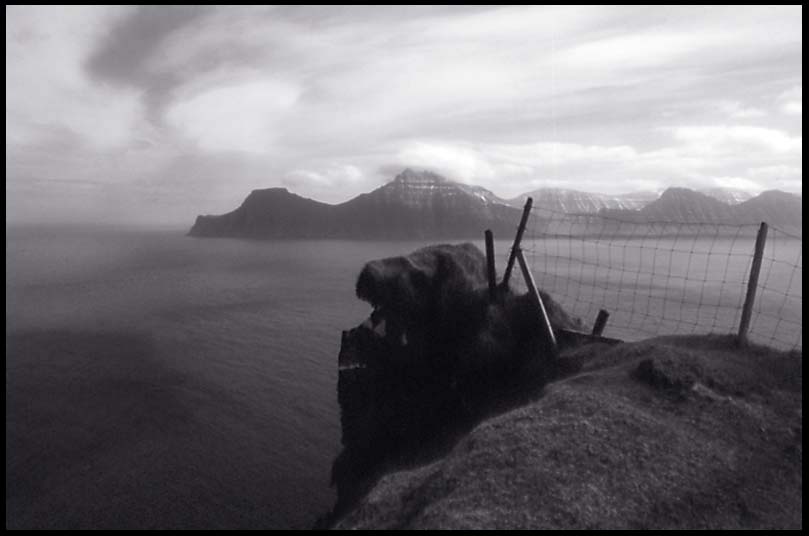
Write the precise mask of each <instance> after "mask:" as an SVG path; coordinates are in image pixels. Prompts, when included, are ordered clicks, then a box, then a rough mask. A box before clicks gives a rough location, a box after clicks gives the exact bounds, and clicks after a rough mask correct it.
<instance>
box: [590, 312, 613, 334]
mask: <svg viewBox="0 0 809 536" xmlns="http://www.w3.org/2000/svg"><path fill="white" fill-rule="evenodd" d="M609 317H610V314H609V313H608V312H607V311H606V310H605V309H601V310H600V311H598V316H597V317H596V323H595V324H594V325H593V335H594V336H596V337H601V334H602V333H604V326H606V325H607V319H608V318H609Z"/></svg>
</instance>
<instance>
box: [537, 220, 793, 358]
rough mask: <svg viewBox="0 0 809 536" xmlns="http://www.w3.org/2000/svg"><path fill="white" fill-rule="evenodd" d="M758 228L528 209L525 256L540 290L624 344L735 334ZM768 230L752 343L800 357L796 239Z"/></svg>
mask: <svg viewBox="0 0 809 536" xmlns="http://www.w3.org/2000/svg"><path fill="white" fill-rule="evenodd" d="M758 230H759V225H758V224H749V225H731V224H723V223H675V222H632V221H626V220H622V219H618V218H613V217H609V216H604V215H599V214H568V213H564V212H558V211H554V210H551V209H548V208H544V207H534V209H533V212H532V213H531V217H530V218H529V222H528V225H527V229H526V234H525V238H524V239H523V242H522V249H523V251H524V252H525V254H526V256H527V257H528V259H529V262H530V263H531V265H532V271H533V272H534V275H535V277H536V280H537V284H538V286H539V287H540V288H542V289H543V290H545V291H547V292H549V293H550V294H551V296H553V298H554V299H555V300H556V301H558V302H560V303H561V304H562V306H564V307H565V308H566V310H568V311H569V312H571V313H573V314H574V315H576V316H579V317H580V318H582V320H584V321H585V322H586V323H592V322H593V321H594V320H595V318H596V315H597V313H598V311H599V310H600V309H606V310H607V311H608V312H609V313H610V317H609V322H608V323H607V327H606V330H605V331H604V335H606V336H611V337H615V338H620V339H624V340H637V339H640V338H643V337H648V336H656V335H670V334H701V333H737V332H738V330H739V322H740V320H741V315H742V308H743V305H744V301H745V295H746V293H747V285H748V280H749V277H750V268H751V262H752V258H753V251H754V245H755V241H756V234H757V232H758ZM799 233H800V231H798V232H797V233H790V232H787V231H783V230H781V229H778V228H775V227H772V226H770V228H769V232H768V233H767V238H766V242H765V248H764V255H763V256H762V265H761V272H760V275H759V279H758V286H757V290H756V297H755V302H754V306H753V309H752V318H751V323H750V329H749V331H748V338H749V339H750V340H751V341H752V342H756V343H760V344H766V345H769V346H772V347H775V348H779V349H786V350H792V349H802V337H803V331H802V316H801V315H802V312H801V309H802V301H803V294H802V274H803V265H802V250H803V241H802V237H801V236H800V235H799Z"/></svg>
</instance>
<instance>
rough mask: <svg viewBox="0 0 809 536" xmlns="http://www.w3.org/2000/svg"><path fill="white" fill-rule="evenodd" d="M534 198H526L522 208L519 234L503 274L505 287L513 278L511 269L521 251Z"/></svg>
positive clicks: (518, 228) (515, 238)
mask: <svg viewBox="0 0 809 536" xmlns="http://www.w3.org/2000/svg"><path fill="white" fill-rule="evenodd" d="M533 203H534V200H533V199H532V198H530V197H529V198H528V199H526V200H525V206H524V207H523V209H522V218H520V225H519V226H518V227H517V236H515V237H514V245H512V246H511V253H510V254H509V256H508V264H506V272H505V274H503V282H502V283H500V284H501V285H502V286H503V288H508V280H509V279H511V270H512V269H513V268H514V261H515V259H516V258H517V253H518V252H519V251H520V242H522V235H523V233H524V232H525V224H526V223H527V222H528V214H529V213H530V212H531V205H533Z"/></svg>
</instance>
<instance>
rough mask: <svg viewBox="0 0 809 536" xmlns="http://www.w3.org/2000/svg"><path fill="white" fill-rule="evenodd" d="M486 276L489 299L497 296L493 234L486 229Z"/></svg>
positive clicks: (491, 299)
mask: <svg viewBox="0 0 809 536" xmlns="http://www.w3.org/2000/svg"><path fill="white" fill-rule="evenodd" d="M485 237H486V276H487V277H488V279H489V301H494V300H495V298H496V297H497V274H496V273H495V269H494V235H493V234H492V232H491V230H489V229H486V233H485Z"/></svg>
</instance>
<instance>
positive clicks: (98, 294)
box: [6, 228, 802, 528]
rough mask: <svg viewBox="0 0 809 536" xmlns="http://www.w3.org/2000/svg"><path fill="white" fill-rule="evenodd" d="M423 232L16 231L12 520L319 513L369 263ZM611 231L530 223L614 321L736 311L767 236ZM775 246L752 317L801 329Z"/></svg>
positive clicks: (618, 330)
mask: <svg viewBox="0 0 809 536" xmlns="http://www.w3.org/2000/svg"><path fill="white" fill-rule="evenodd" d="M421 245H424V244H420V243H374V242H348V241H280V242H251V241H241V240H231V239H217V240H212V239H193V238H188V237H185V236H183V233H182V232H181V231H178V232H157V231H151V232H146V231H124V230H119V231H109V230H108V231H98V230H88V229H85V230H80V229H52V228H51V229H38V230H33V229H12V230H7V233H6V295H7V298H6V336H7V338H6V354H7V357H6V392H7V395H6V403H7V409H6V474H7V476H6V511H7V514H6V515H7V518H6V525H7V526H8V527H47V526H53V527H65V528H67V527H133V528H135V527H208V528H215V527H226V528H236V527H248V528H282V527H291V528H307V527H310V526H311V524H312V523H313V521H314V520H315V518H316V517H317V516H318V515H320V514H322V513H324V512H325V511H327V510H328V509H329V508H330V507H331V505H332V502H333V499H334V497H333V495H332V490H331V489H330V487H329V485H328V484H329V471H330V466H331V462H332V459H333V458H334V456H335V455H336V454H337V452H338V450H339V438H340V429H339V409H338V406H337V400H336V399H337V396H336V383H337V354H338V350H339V343H340V332H341V330H343V329H347V328H350V327H353V326H355V325H356V324H358V323H359V322H361V321H362V320H363V319H364V318H365V317H366V316H367V315H368V313H369V308H368V306H367V305H366V304H364V303H362V302H360V301H359V300H357V299H356V298H355V297H354V292H353V289H354V282H355V278H356V276H357V274H358V272H359V270H360V268H361V267H362V265H363V263H364V262H366V261H367V260H370V259H373V258H378V257H384V256H389V255H396V254H402V253H407V252H410V251H412V250H414V249H416V248H417V247H419V246H421ZM508 245H509V244H507V243H505V242H499V241H498V243H497V253H498V272H499V273H500V272H501V271H502V268H503V266H504V264H505V262H504V256H505V255H506V253H507V247H508ZM615 246H616V244H613V245H612V246H611V247H612V248H613V251H612V252H611V251H609V250H604V251H602V249H603V248H601V246H598V245H588V244H580V243H578V242H573V243H571V242H569V241H565V242H559V241H556V242H545V243H540V241H534V240H527V241H526V248H527V250H528V253H529V258H530V259H531V260H532V262H533V266H534V271H535V275H536V277H537V280H538V283H539V284H540V286H543V287H545V288H548V289H549V290H551V292H552V294H554V296H555V297H557V298H558V299H559V300H560V301H561V302H562V303H563V305H564V306H565V307H566V308H568V309H569V310H572V311H573V312H575V313H577V314H580V315H582V316H583V317H584V318H585V320H587V321H592V319H593V318H594V317H595V312H596V311H597V310H598V308H600V307H606V308H607V309H609V310H611V311H612V313H613V316H612V317H611V320H610V323H609V324H608V329H607V332H606V334H608V335H609V334H613V335H615V336H625V337H629V338H633V337H632V335H635V337H634V338H637V336H639V335H640V334H643V333H644V332H650V333H651V334H654V333H665V332H667V330H672V331H676V330H677V329H680V328H684V329H685V330H686V331H688V330H689V329H692V330H693V326H694V324H693V323H691V324H689V323H688V322H686V323H685V324H683V323H682V322H681V321H682V320H683V319H686V320H689V321H690V320H693V319H696V321H697V322H696V324H697V328H698V331H700V330H705V331H707V330H708V328H710V327H712V326H715V327H717V328H718V329H724V328H725V327H728V331H730V330H732V329H731V328H732V326H733V325H735V324H734V323H735V322H737V317H736V316H734V315H737V311H738V305H739V303H740V297H741V293H742V292H743V290H744V286H743V285H744V281H745V277H746V270H747V269H748V264H749V256H747V253H746V252H748V251H751V247H752V244H741V245H736V246H733V247H730V248H725V249H724V250H723V249H722V248H721V247H718V246H717V244H716V243H712V244H710V247H708V246H706V247H708V249H709V250H712V251H713V254H712V256H711V255H708V254H707V252H705V251H703V253H702V254H700V253H697V254H694V253H689V254H688V255H687V256H685V257H683V256H672V255H671V254H666V253H665V252H666V250H671V249H678V248H679V246H678V244H676V243H672V244H665V243H663V242H662V241H657V242H656V243H655V244H654V245H653V246H654V247H651V248H647V249H643V248H642V247H641V246H642V244H638V243H632V244H629V245H628V247H622V245H620V244H618V245H617V246H618V249H617V250H616V249H615ZM769 247H770V248H771V249H769V250H768V258H770V257H771V258H772V259H775V262H770V263H769V264H765V268H764V269H765V275H768V279H767V281H766V285H767V287H768V288H769V289H770V290H769V294H765V296H764V297H763V298H762V299H761V300H759V302H758V313H762V314H763V316H756V317H755V318H754V324H753V328H754V331H755V330H756V329H758V332H759V333H760V334H761V335H762V337H764V336H772V334H773V333H775V332H774V331H773V330H774V329H775V327H774V326H773V325H772V324H767V323H766V322H767V318H769V316H767V315H770V316H772V317H774V318H777V317H779V315H780V316H782V317H783V316H789V318H791V319H792V320H793V322H794V321H795V320H797V328H796V325H795V324H794V323H793V324H783V325H780V329H785V330H786V339H785V340H788V341H789V344H792V341H794V340H795V337H797V340H798V341H800V337H801V329H802V327H801V319H800V315H801V312H800V304H801V295H802V290H801V287H800V285H801V282H800V272H798V278H797V280H795V278H794V276H793V274H794V273H796V271H795V267H794V266H795V262H800V254H801V253H800V251H801V250H800V247H801V245H800V242H792V243H783V244H778V243H772V244H771V246H769ZM600 248H601V249H600ZM734 248H738V253H739V255H731V254H732V253H737V251H736V250H735V249H734ZM697 250H698V251H699V250H700V248H697ZM689 251H690V250H689ZM617 252H622V253H623V257H618V256H615V255H618V253H617ZM667 255H668V256H667ZM650 263H651V264H650ZM604 266H612V268H609V269H606V270H605V269H604ZM513 280H514V281H515V282H518V283H519V281H520V277H519V274H518V273H517V274H515V277H514V279H513ZM719 281H722V283H721V284H719V283H717V282H719ZM782 293H787V294H789V295H790V296H791V298H790V299H789V300H788V301H785V300H784V298H783V296H782ZM714 299H715V300H716V304H717V305H718V306H722V307H725V309H721V308H720V309H717V308H713V309H711V308H710V307H712V306H711V305H710V304H712V303H713V302H712V300H714ZM655 300H658V301H662V305H660V304H658V305H655V303H656V301H655ZM785 304H786V305H785ZM779 307H780V308H781V309H780V310H779V309H778V308H779ZM671 308H673V310H670V309H671ZM703 313H704V314H707V317H706V318H705V319H702V318H700V316H699V315H700V314H703ZM694 315H696V316H694ZM661 319H663V322H661ZM666 322H669V324H666ZM774 322H775V321H774V320H773V321H771V323H774ZM703 328H704V329H703ZM610 330H614V331H613V332H612V333H611V332H610ZM778 337H779V338H781V337H782V335H780V333H779V334H778Z"/></svg>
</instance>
